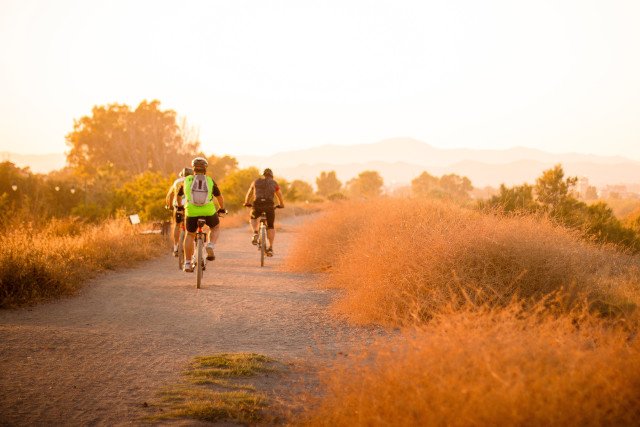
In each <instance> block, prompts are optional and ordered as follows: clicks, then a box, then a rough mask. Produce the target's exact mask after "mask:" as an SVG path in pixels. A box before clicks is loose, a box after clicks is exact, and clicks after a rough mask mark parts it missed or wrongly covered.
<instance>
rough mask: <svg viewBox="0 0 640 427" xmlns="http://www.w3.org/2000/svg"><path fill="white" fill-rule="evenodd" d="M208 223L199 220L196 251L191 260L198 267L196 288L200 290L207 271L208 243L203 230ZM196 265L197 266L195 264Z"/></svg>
mask: <svg viewBox="0 0 640 427" xmlns="http://www.w3.org/2000/svg"><path fill="white" fill-rule="evenodd" d="M205 223H206V221H205V220H204V219H199V220H198V231H197V232H196V245H195V246H196V248H195V249H196V251H195V253H194V254H193V258H192V259H191V263H192V264H191V265H195V267H196V288H197V289H200V283H201V282H202V275H203V273H204V269H205V266H206V264H205V259H206V258H205V257H204V256H203V253H202V252H203V251H204V244H205V242H206V241H207V234H206V233H205V232H204V231H203V230H202V227H204V225H205ZM194 263H195V264H194Z"/></svg>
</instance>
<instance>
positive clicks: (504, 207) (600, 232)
mask: <svg viewBox="0 0 640 427" xmlns="http://www.w3.org/2000/svg"><path fill="white" fill-rule="evenodd" d="M576 182H577V179H576V178H575V177H567V178H565V176H564V170H563V169H562V166H561V165H556V166H554V167H553V168H552V169H548V170H546V171H544V172H543V173H542V175H541V176H540V177H538V179H537V180H536V184H535V186H531V185H528V184H523V185H520V186H514V187H512V188H508V187H506V186H505V185H501V186H500V193H499V194H498V195H496V196H493V197H492V198H491V199H489V200H488V201H486V202H480V203H479V207H480V208H481V209H489V210H498V211H501V212H504V213H535V214H542V215H546V216H548V217H549V218H551V219H553V220H555V221H556V222H558V223H560V224H562V225H564V226H566V227H569V228H573V229H578V230H580V231H582V232H583V233H584V234H585V235H586V236H587V237H588V238H590V239H593V240H594V241H596V242H598V243H612V244H616V245H619V246H622V247H625V248H628V249H630V250H632V251H634V252H638V251H640V235H639V234H638V231H639V230H638V228H635V227H634V225H635V223H634V220H633V219H632V218H630V219H628V220H625V223H624V224H623V222H621V221H620V220H619V219H618V218H616V216H615V215H614V213H613V210H612V209H611V208H610V207H609V206H608V205H607V204H606V203H604V202H597V203H594V204H591V205H588V204H587V203H584V202H582V201H580V200H578V199H576V198H575V197H574V196H573V192H572V190H573V187H574V186H575V185H576Z"/></svg>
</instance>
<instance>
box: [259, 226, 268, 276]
mask: <svg viewBox="0 0 640 427" xmlns="http://www.w3.org/2000/svg"><path fill="white" fill-rule="evenodd" d="M266 252H267V228H266V227H265V226H264V225H263V226H261V227H260V267H264V257H265V255H266Z"/></svg>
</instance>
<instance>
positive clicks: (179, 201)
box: [165, 168, 193, 257]
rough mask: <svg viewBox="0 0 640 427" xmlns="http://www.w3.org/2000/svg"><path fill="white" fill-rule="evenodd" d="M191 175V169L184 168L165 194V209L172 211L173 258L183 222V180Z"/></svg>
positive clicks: (175, 254)
mask: <svg viewBox="0 0 640 427" xmlns="http://www.w3.org/2000/svg"><path fill="white" fill-rule="evenodd" d="M189 175H193V169H191V168H184V169H182V170H181V171H180V174H178V178H177V179H176V180H175V181H173V184H171V187H169V191H168V192H167V196H166V200H165V207H166V208H167V209H173V221H174V225H173V256H176V257H177V256H178V239H179V238H180V224H181V223H182V222H183V221H184V186H183V184H184V178H185V177H187V176H189Z"/></svg>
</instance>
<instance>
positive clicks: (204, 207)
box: [184, 157, 227, 273]
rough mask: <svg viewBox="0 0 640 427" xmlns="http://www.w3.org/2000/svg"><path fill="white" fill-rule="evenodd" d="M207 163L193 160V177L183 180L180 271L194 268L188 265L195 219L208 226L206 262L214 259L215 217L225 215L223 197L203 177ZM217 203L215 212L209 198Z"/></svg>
mask: <svg viewBox="0 0 640 427" xmlns="http://www.w3.org/2000/svg"><path fill="white" fill-rule="evenodd" d="M208 166H209V162H207V159H205V158H204V157H196V158H195V159H193V160H192V161H191V167H193V172H194V175H190V176H187V177H185V179H184V195H185V200H186V204H185V213H186V214H187V219H186V229H187V235H186V236H185V240H184V249H185V262H184V271H186V272H189V273H190V272H193V268H194V266H193V265H192V263H191V258H192V257H193V246H194V239H195V234H196V231H197V229H198V219H204V220H205V221H206V224H207V225H208V226H209V232H208V236H207V237H208V238H207V242H208V243H207V246H206V250H207V260H209V261H212V260H214V259H215V255H214V253H213V249H214V247H215V244H216V242H217V241H218V236H219V235H220V219H219V218H218V214H225V213H227V211H226V210H225V209H224V198H223V197H222V194H221V193H220V189H219V188H218V186H217V185H216V183H215V181H214V180H213V179H212V178H211V177H209V176H207V167H208ZM214 197H215V198H216V200H217V201H218V206H220V209H218V210H217V211H216V205H215V204H214V202H213V198H214Z"/></svg>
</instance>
